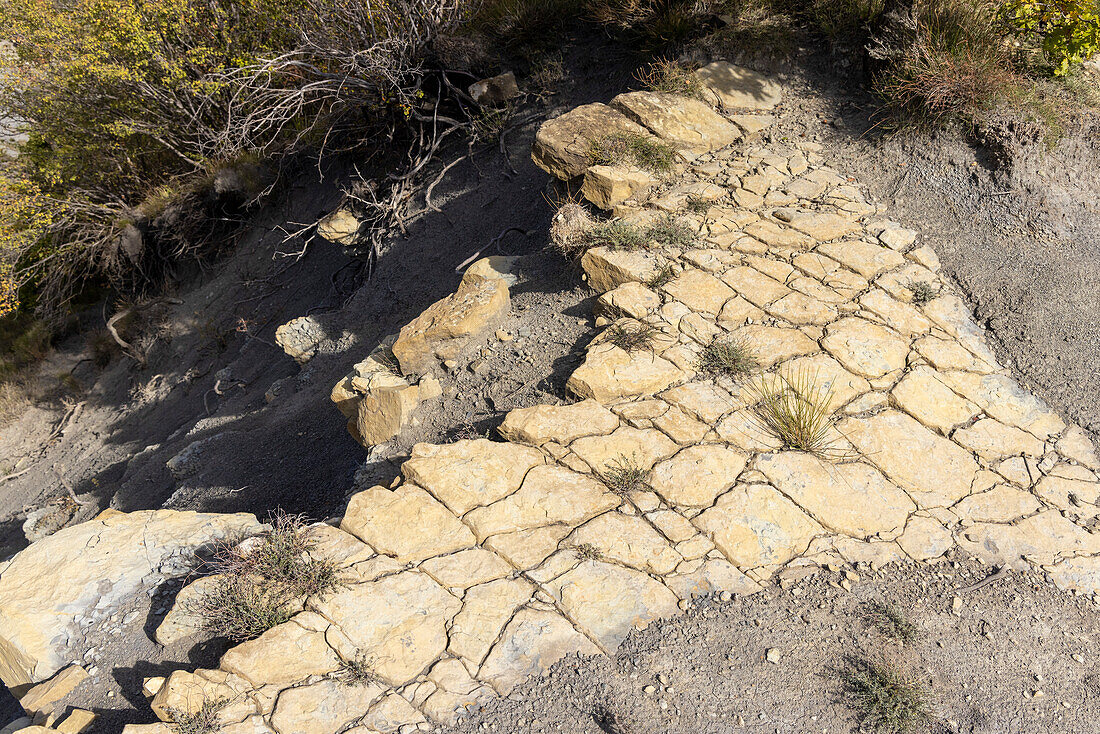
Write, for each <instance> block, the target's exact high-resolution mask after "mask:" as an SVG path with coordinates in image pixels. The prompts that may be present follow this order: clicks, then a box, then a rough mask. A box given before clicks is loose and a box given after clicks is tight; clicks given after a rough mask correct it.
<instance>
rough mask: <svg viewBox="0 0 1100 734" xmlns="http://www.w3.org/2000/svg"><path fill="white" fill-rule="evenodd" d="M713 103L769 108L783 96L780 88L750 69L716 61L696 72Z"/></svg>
mask: <svg viewBox="0 0 1100 734" xmlns="http://www.w3.org/2000/svg"><path fill="white" fill-rule="evenodd" d="M695 76H696V77H697V78H698V79H699V81H700V83H701V84H702V85H703V87H704V88H705V89H706V91H707V93H708V94H709V95H710V96H711V97H712V99H713V101H714V103H715V104H719V105H721V106H723V107H729V108H732V109H746V110H770V109H773V108H774V107H775V106H776V105H777V104H779V103H780V102H781V101H782V99H783V89H782V87H781V86H780V85H779V84H778V83H777V82H776V81H775V80H774V79H772V78H771V77H769V76H766V75H764V74H761V73H759V72H756V71H752V70H751V69H745V68H743V67H740V66H734V65H733V64H731V63H729V62H726V61H715V62H714V63H712V64H707V65H706V66H704V67H703V68H701V69H699V70H698V71H696V72H695Z"/></svg>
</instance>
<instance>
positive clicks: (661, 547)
mask: <svg viewBox="0 0 1100 734" xmlns="http://www.w3.org/2000/svg"><path fill="white" fill-rule="evenodd" d="M569 542H570V544H571V545H573V546H577V545H590V546H592V547H594V548H595V549H596V550H597V552H598V553H599V554H600V557H601V558H604V559H608V560H612V561H617V562H618V563H622V564H625V565H627V566H630V567H632V568H636V569H638V570H640V571H644V572H646V573H655V574H658V575H663V574H667V573H671V572H672V571H673V569H675V568H676V566H677V565H678V564H679V563H680V562H681V561H682V560H683V558H682V557H681V556H680V554H679V553H677V552H676V551H675V550H673V549H672V546H671V545H670V544H669V542H668V541H667V540H665V539H664V538H663V537H661V534H660V533H658V532H657V531H656V530H654V529H653V527H652V526H651V525H650V524H649V523H648V522H646V521H645V520H643V519H642V518H641V517H639V516H638V515H624V514H622V513H621V512H607V513H604V514H603V515H600V516H599V517H596V518H594V519H592V520H589V521H588V522H586V523H585V524H584V525H581V526H580V527H579V528H577V529H576V530H575V531H573V535H572V536H571V537H570V540H569Z"/></svg>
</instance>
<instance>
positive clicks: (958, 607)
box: [951, 596, 963, 617]
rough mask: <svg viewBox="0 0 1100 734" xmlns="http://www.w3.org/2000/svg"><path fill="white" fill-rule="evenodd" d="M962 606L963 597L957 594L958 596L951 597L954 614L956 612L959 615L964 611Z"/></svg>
mask: <svg viewBox="0 0 1100 734" xmlns="http://www.w3.org/2000/svg"><path fill="white" fill-rule="evenodd" d="M962 608H963V600H962V599H961V598H959V597H957V596H956V597H954V598H952V599H951V613H952V614H954V615H955V616H956V617H957V616H958V615H959V612H961V611H962Z"/></svg>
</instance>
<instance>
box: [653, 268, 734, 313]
mask: <svg viewBox="0 0 1100 734" xmlns="http://www.w3.org/2000/svg"><path fill="white" fill-rule="evenodd" d="M664 290H665V292H666V293H668V294H669V295H670V296H672V297H673V298H675V299H676V300H678V301H680V302H681V303H683V304H685V305H686V306H687V307H688V308H690V309H692V310H693V311H701V312H703V313H709V314H711V315H713V316H717V315H718V312H719V311H721V310H722V306H723V305H724V304H725V303H726V301H728V300H729V299H731V298H733V296H734V295H736V294H735V293H734V292H733V290H731V289H730V287H729V286H728V285H726V284H725V283H723V282H722V281H721V280H719V279H718V278H715V277H714V276H713V275H710V274H709V273H705V272H703V271H702V270H697V269H695V268H688V269H687V270H684V271H683V272H682V273H680V274H679V275H677V276H676V277H675V278H674V279H673V280H672V282H670V283H669V284H668V285H666V286H665V288H664Z"/></svg>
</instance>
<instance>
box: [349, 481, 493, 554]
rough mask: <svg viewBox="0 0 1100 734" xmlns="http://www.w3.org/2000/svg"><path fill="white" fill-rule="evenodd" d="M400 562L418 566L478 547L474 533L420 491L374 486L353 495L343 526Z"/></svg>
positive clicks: (417, 489)
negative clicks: (423, 562) (427, 561)
mask: <svg viewBox="0 0 1100 734" xmlns="http://www.w3.org/2000/svg"><path fill="white" fill-rule="evenodd" d="M340 529H341V530H345V531H347V532H349V533H351V534H352V535H355V536H356V537H358V538H361V539H362V540H363V542H365V543H367V544H369V545H370V546H371V547H372V548H374V549H376V550H377V551H378V552H379V553H384V554H386V555H388V556H393V557H394V558H395V559H396V560H397V561H398V563H416V562H418V561H423V560H424V559H426V558H431V557H432V556H438V555H440V554H443V553H450V552H452V551H456V550H459V549H461V548H468V547H469V546H471V545H473V544H474V534H473V533H471V532H470V529H469V528H467V527H466V526H465V525H463V524H462V522H461V521H460V520H459V519H458V518H457V517H455V516H454V515H453V514H452V513H451V511H450V510H448V509H447V508H446V507H444V506H443V505H441V504H440V503H439V502H437V501H436V500H435V499H433V498H432V496H431V495H429V494H428V493H427V492H425V491H424V490H423V489H421V488H420V487H417V486H415V485H412V484H404V485H402V486H400V487H398V488H397V489H394V490H389V489H386V488H385V487H375V488H373V489H368V490H365V491H363V492H358V493H357V494H355V495H353V496H352V498H351V501H350V502H348V509H347V512H346V513H345V514H344V519H343V521H342V522H341V523H340Z"/></svg>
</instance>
